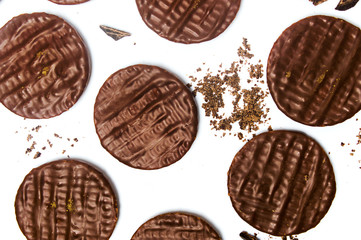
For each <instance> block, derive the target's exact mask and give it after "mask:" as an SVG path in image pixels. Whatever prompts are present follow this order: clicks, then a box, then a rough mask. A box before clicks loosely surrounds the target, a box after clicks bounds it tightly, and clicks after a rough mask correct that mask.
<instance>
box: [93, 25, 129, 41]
mask: <svg viewBox="0 0 361 240" xmlns="http://www.w3.org/2000/svg"><path fill="white" fill-rule="evenodd" d="M100 28H101V29H102V30H103V31H104V32H105V34H107V35H108V36H109V37H111V38H113V39H114V40H115V41H118V40H119V39H121V38H123V37H127V36H130V33H128V32H125V31H121V30H118V29H115V28H111V27H108V26H104V25H100Z"/></svg>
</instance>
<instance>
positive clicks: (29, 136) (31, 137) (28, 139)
mask: <svg viewBox="0 0 361 240" xmlns="http://www.w3.org/2000/svg"><path fill="white" fill-rule="evenodd" d="M31 139H33V136H32V135H31V134H28V136H27V138H26V140H27V141H28V142H29V141H30V140H31Z"/></svg>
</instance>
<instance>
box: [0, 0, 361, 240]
mask: <svg viewBox="0 0 361 240" xmlns="http://www.w3.org/2000/svg"><path fill="white" fill-rule="evenodd" d="M337 3H338V0H328V1H327V2H325V3H323V4H321V5H319V6H314V5H312V3H311V2H309V1H308V0H292V1H291V0H243V1H242V3H241V7H240V11H239V12H238V15H237V17H236V18H235V20H234V22H233V23H232V24H231V26H230V27H229V28H228V29H227V30H226V31H225V32H224V33H223V34H222V35H220V36H219V37H217V38H216V39H214V40H211V41H208V42H205V43H201V44H193V45H183V44H177V43H173V42H170V41H167V40H165V39H163V38H160V37H159V36H158V35H156V34H155V33H154V32H153V31H151V30H150V29H148V28H147V27H146V25H145V24H144V23H143V21H142V19H141V17H140V15H139V13H138V11H137V7H136V4H135V1H134V0H90V2H87V3H84V4H80V5H73V6H61V5H56V4H54V3H51V2H49V1H47V0H0V26H3V25H4V24H5V23H6V22H7V21H9V20H10V19H11V18H12V17H14V16H17V15H20V14H22V13H31V12H40V11H44V12H47V13H51V14H55V15H58V16H60V17H62V18H64V19H65V20H66V21H68V22H69V23H70V24H71V25H73V26H74V27H75V28H76V29H77V30H78V32H79V33H80V34H81V35H82V37H83V38H84V40H85V42H86V45H87V46H88V48H89V51H90V55H91V61H92V70H91V77H90V81H89V84H88V86H87V88H86V89H85V92H84V94H83V95H82V97H81V98H80V100H79V101H78V102H77V103H76V105H75V106H74V107H72V108H71V109H70V110H69V111H68V112H65V113H63V114H62V115H60V116H58V117H55V118H52V119H49V120H29V119H26V120H25V119H23V118H21V117H19V116H17V115H15V114H13V113H12V112H10V111H9V110H7V109H6V108H5V107H4V106H3V105H0V121H1V124H0V153H1V157H0V161H1V163H0V164H1V165H0V166H1V167H0V171H1V173H0V207H1V213H0V234H1V237H0V238H1V239H18V240H21V239H25V237H24V236H23V234H22V233H21V231H20V229H19V227H18V225H17V222H16V218H15V211H14V199H15V195H16V192H17V189H18V187H19V185H20V184H21V182H22V180H23V178H24V176H25V175H26V174H27V173H28V172H29V171H30V170H31V169H32V168H34V167H37V166H39V165H41V164H43V163H45V162H49V161H53V160H57V159H62V158H66V157H68V156H69V157H70V158H75V159H80V160H83V161H87V162H90V163H92V164H93V165H95V166H97V167H98V168H100V169H101V170H102V171H103V172H104V173H105V174H106V175H107V176H108V177H109V179H111V181H112V183H113V185H114V188H115V190H116V192H117V195H118V199H119V205H120V207H119V210H120V214H119V220H118V223H117V226H116V228H115V230H114V233H113V235H112V236H111V238H110V239H111V240H115V239H120V240H127V239H130V238H131V236H132V235H133V233H134V232H135V231H136V230H137V228H138V227H139V226H140V225H141V224H142V223H143V222H145V221H146V220H148V219H149V218H151V217H154V216H156V215H158V214H160V213H165V212H168V211H186V212H191V213H194V214H197V215H199V216H202V217H204V218H205V219H206V220H207V221H208V222H210V223H211V224H212V225H213V226H214V227H215V228H216V229H217V231H218V232H219V233H220V235H221V236H222V238H223V239H224V240H236V239H240V237H239V233H240V232H241V231H243V230H246V231H249V232H250V233H258V236H259V238H260V239H261V240H264V239H270V238H271V239H280V238H277V237H271V236H269V235H267V234H264V233H260V232H259V231H257V230H255V229H253V228H252V227H251V226H250V225H248V224H247V223H246V222H244V221H243V220H242V219H241V218H240V217H239V216H238V215H237V213H236V212H235V211H234V210H233V208H232V206H231V202H230V199H229V197H228V192H227V171H228V168H229V166H230V164H231V162H232V159H233V157H234V155H235V154H236V152H237V151H238V150H239V149H240V148H241V147H242V146H243V144H244V143H243V142H241V141H239V140H238V139H237V138H236V137H225V138H220V137H215V136H214V133H215V132H213V131H211V129H210V127H209V119H207V118H205V117H204V112H203V109H201V108H200V107H199V106H200V105H201V100H202V99H201V97H200V96H198V97H197V98H196V102H197V105H198V107H199V116H200V119H199V131H198V135H197V139H196V141H195V142H194V144H193V145H192V148H191V149H190V151H189V152H188V153H187V154H186V155H185V157H184V158H182V159H181V160H180V161H178V162H177V163H175V164H173V165H171V166H169V167H166V168H163V169H160V170H155V171H143V170H136V169H132V168H130V167H128V166H126V165H124V164H122V163H120V162H118V161H117V160H116V159H114V158H113V157H112V156H110V154H108V153H107V152H106V151H105V150H104V149H103V148H102V147H101V145H100V143H99V140H98V137H97V135H96V133H95V128H94V124H93V106H94V101H95V97H96V95H97V93H98V90H99V88H100V87H101V85H102V84H103V82H104V81H105V80H106V79H107V78H108V77H109V76H110V75H111V74H112V73H113V72H115V71H117V70H119V69H121V68H124V67H127V66H129V65H133V64H138V63H143V64H153V65H158V66H160V67H163V68H165V69H167V70H168V71H170V72H172V73H174V74H176V75H177V76H178V77H179V78H180V79H181V80H182V81H184V82H185V83H187V82H190V80H189V76H190V75H193V74H195V73H196V69H197V68H198V67H199V66H202V64H203V63H206V65H212V64H213V65H216V66H218V65H219V64H220V63H223V62H224V63H226V62H227V61H228V62H229V61H233V60H235V58H236V55H235V53H236V51H237V48H238V47H239V46H240V45H241V43H242V38H243V37H246V38H248V40H249V42H250V44H251V47H252V52H253V53H254V54H255V58H257V59H261V61H262V63H263V64H264V65H266V62H267V57H268V53H269V51H270V49H271V47H272V45H273V43H274V41H275V40H276V39H277V37H278V36H279V35H280V34H281V32H282V31H283V30H284V29H285V28H286V27H288V26H289V25H290V24H292V23H293V22H295V21H298V20H300V19H302V18H304V17H306V16H310V15H315V14H326V15H331V16H336V17H340V18H343V19H345V20H348V21H349V22H351V23H353V24H355V25H356V26H358V27H360V26H361V17H360V16H361V15H360V12H361V3H359V4H358V5H356V7H354V8H353V9H350V10H348V11H346V12H340V11H337V10H335V9H334V8H335V7H336V5H337ZM100 24H105V25H108V26H111V27H115V28H118V29H122V30H125V31H128V32H130V33H131V34H132V36H130V37H126V38H123V39H121V40H119V41H117V42H116V41H114V40H113V39H111V38H110V37H108V36H107V35H105V34H104V32H102V31H101V30H100V28H99V25H100ZM268 107H270V108H271V112H270V116H271V118H272V119H271V121H270V122H269V123H270V124H271V126H272V127H273V129H294V130H299V131H303V132H305V133H307V134H308V135H310V136H311V137H313V138H314V139H316V140H317V141H318V142H319V143H320V144H321V145H322V146H323V147H324V149H325V151H326V152H330V155H329V157H330V160H331V162H332V164H333V166H334V171H335V175H336V182H337V192H336V197H335V200H334V202H333V204H332V206H331V208H330V210H329V212H328V213H327V214H326V216H325V217H324V218H323V220H322V221H321V223H320V224H319V225H317V226H316V227H315V228H313V229H311V230H309V231H308V232H306V233H303V234H300V235H298V238H299V239H300V240H315V239H361V234H360V233H361V228H360V217H361V187H360V185H361V169H360V167H361V164H360V163H359V160H361V149H360V147H361V145H357V144H356V143H357V138H356V135H357V134H358V132H359V128H360V127H361V113H359V114H356V116H355V117H353V118H351V119H350V120H348V121H346V122H344V123H341V124H338V125H336V126H332V127H324V128H314V127H308V126H304V125H301V124H298V123H296V122H294V121H292V120H290V119H288V118H287V117H286V116H285V115H283V114H282V113H281V112H280V111H279V110H278V109H277V107H276V106H275V105H274V103H273V102H272V100H271V99H269V102H268ZM356 118H360V120H359V121H356ZM37 125H41V126H42V128H41V129H40V130H39V132H38V133H36V132H33V131H31V128H33V127H36V126H37ZM267 126H268V125H267ZM267 126H261V129H260V131H259V132H263V131H266V130H267ZM259 132H257V133H259ZM29 133H30V134H32V135H33V136H34V138H33V139H32V140H34V141H36V142H37V143H38V144H37V145H36V150H35V151H38V150H39V151H40V152H42V155H41V157H40V158H38V159H33V155H34V153H35V151H33V152H32V153H31V154H30V155H26V154H25V150H26V148H28V147H30V145H31V141H30V142H28V141H27V140H26V137H27V135H28V134H29ZM54 133H57V134H59V135H60V136H62V139H59V138H55V137H54ZM75 137H76V138H78V139H79V141H78V142H76V143H74V142H73V140H72V139H73V138H75ZM67 138H70V141H68V140H67ZM47 139H50V140H51V141H52V142H53V145H54V146H53V148H49V147H47V149H46V150H44V151H43V150H41V148H42V147H43V146H47V144H46V140H47ZM341 142H344V143H346V146H344V147H342V146H341ZM72 143H74V147H71V146H70V145H71V144H72ZM348 143H349V144H350V145H348ZM351 149H356V152H355V155H354V156H351V155H350V153H351ZM63 150H66V152H65V153H63Z"/></svg>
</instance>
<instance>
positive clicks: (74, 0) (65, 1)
mask: <svg viewBox="0 0 361 240" xmlns="http://www.w3.org/2000/svg"><path fill="white" fill-rule="evenodd" d="M49 1H50V2H53V3H56V4H60V5H74V4H79V3H85V2H87V1H89V0H49Z"/></svg>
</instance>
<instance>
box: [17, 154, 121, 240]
mask: <svg viewBox="0 0 361 240" xmlns="http://www.w3.org/2000/svg"><path fill="white" fill-rule="evenodd" d="M15 210H16V219H17V221H18V224H19V227H20V229H21V231H22V232H23V233H24V235H25V236H26V238H27V239H28V240H64V239H67V240H70V239H79V240H80V239H81V240H107V239H109V237H110V236H111V234H112V232H113V229H114V227H115V224H116V222H117V214H118V209H117V201H116V197H115V194H114V192H113V190H112V188H111V186H110V184H109V183H108V181H107V179H106V178H105V177H104V176H103V174H101V173H100V172H99V171H97V170H96V169H94V168H93V167H91V166H89V165H88V164H85V163H82V162H79V161H74V160H59V161H55V162H50V163H47V164H44V165H42V166H40V167H38V168H34V169H33V170H32V171H31V172H30V173H29V174H28V175H27V176H26V177H25V179H24V181H23V183H22V184H21V186H20V187H19V190H18V193H17V195H16V200H15Z"/></svg>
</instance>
